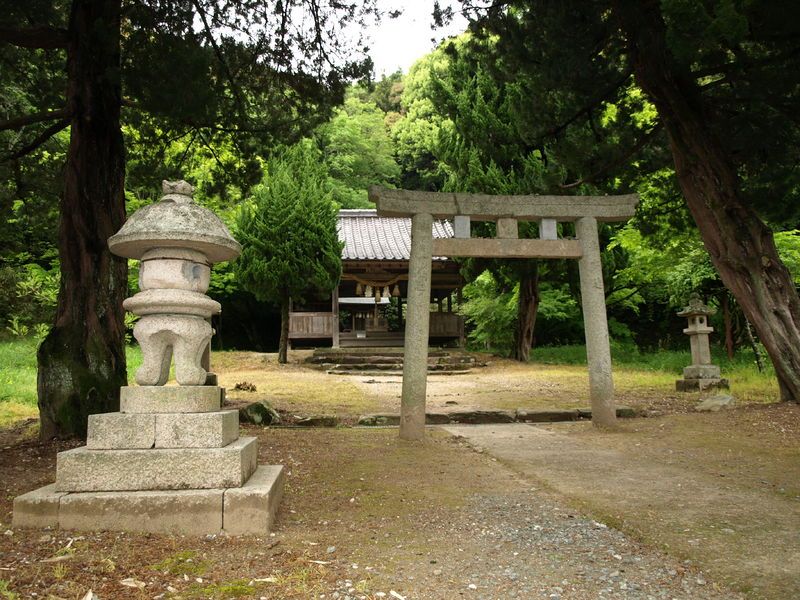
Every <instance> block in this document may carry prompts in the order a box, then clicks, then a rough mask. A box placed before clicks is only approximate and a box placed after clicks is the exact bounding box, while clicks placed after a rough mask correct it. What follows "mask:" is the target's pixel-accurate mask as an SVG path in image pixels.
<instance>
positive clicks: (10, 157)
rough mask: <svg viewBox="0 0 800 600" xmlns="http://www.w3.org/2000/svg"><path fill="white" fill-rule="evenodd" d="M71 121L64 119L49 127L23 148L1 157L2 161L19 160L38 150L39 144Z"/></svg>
mask: <svg viewBox="0 0 800 600" xmlns="http://www.w3.org/2000/svg"><path fill="white" fill-rule="evenodd" d="M70 123H71V121H70V119H63V120H61V121H59V122H58V123H54V124H53V125H51V126H50V127H48V128H47V129H45V130H44V131H43V132H42V133H40V134H39V135H38V136H36V137H35V138H34V139H33V140H31V142H30V143H28V144H26V145H24V146H23V147H22V148H20V149H19V150H16V151H15V152H13V153H11V154H9V155H8V156H5V157H3V158H2V159H0V162H9V161H12V160H17V159H18V158H22V157H23V156H25V155H26V154H30V153H31V152H33V151H34V150H36V149H37V148H38V147H39V146H41V145H42V144H44V143H45V142H46V141H47V140H49V139H50V138H51V137H53V136H54V135H55V134H57V133H58V132H59V131H61V130H63V129H66V128H67V127H69V124H70Z"/></svg>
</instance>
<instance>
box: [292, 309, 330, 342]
mask: <svg viewBox="0 0 800 600" xmlns="http://www.w3.org/2000/svg"><path fill="white" fill-rule="evenodd" d="M334 324H336V325H338V323H336V322H335V316H334V314H333V313H332V312H290V313H289V339H290V340H301V339H314V338H332V337H333V333H334ZM337 329H338V327H337Z"/></svg>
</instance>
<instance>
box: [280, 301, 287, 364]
mask: <svg viewBox="0 0 800 600" xmlns="http://www.w3.org/2000/svg"><path fill="white" fill-rule="evenodd" d="M288 349H289V297H288V296H287V297H285V298H284V299H283V301H282V302H281V340H280V342H279V344H278V362H279V363H281V364H286V360H287V353H288V352H287V351H288Z"/></svg>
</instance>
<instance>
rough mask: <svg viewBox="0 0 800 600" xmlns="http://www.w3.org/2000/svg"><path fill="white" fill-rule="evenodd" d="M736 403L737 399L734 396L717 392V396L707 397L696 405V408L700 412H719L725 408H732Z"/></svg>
mask: <svg viewBox="0 0 800 600" xmlns="http://www.w3.org/2000/svg"><path fill="white" fill-rule="evenodd" d="M734 404H736V400H735V399H734V397H733V396H730V395H728V394H717V395H716V396H711V397H710V398H706V399H705V400H703V401H702V402H700V404H698V405H697V406H695V407H694V409H695V410H696V411H698V412H718V411H720V410H721V409H723V408H731V407H732V406H733V405H734Z"/></svg>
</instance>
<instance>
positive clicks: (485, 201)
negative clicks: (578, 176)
mask: <svg viewBox="0 0 800 600" xmlns="http://www.w3.org/2000/svg"><path fill="white" fill-rule="evenodd" d="M369 199H370V200H372V201H373V202H374V203H375V205H376V206H377V207H378V214H380V215H381V216H385V217H411V216H413V215H415V214H419V213H427V214H429V215H432V216H433V218H435V219H446V218H450V217H454V216H456V215H459V216H465V217H471V218H472V219H474V220H476V221H496V220H497V219H498V218H513V219H517V220H519V221H539V220H541V219H553V220H554V221H575V220H577V219H579V218H581V217H594V218H595V219H597V220H598V221H627V220H628V219H630V218H631V217H632V216H633V215H634V213H635V211H636V205H637V203H638V202H639V196H638V194H625V195H619V196H536V195H520V196H489V195H486V194H459V193H448V192H418V191H411V190H390V189H386V188H382V187H379V186H371V187H370V188H369Z"/></svg>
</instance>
